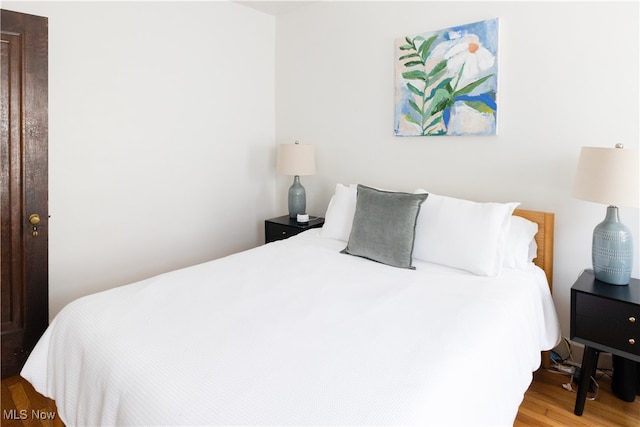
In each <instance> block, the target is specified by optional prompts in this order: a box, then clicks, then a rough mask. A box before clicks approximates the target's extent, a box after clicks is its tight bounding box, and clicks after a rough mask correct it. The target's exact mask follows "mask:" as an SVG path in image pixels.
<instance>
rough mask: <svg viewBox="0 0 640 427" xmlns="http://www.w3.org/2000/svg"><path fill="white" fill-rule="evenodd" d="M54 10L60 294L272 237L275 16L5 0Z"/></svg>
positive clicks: (52, 96)
mask: <svg viewBox="0 0 640 427" xmlns="http://www.w3.org/2000/svg"><path fill="white" fill-rule="evenodd" d="M2 7H3V8H4V9H9V10H15V11H18V12H24V13H31V14H35V15H41V16H46V17H48V18H49V153H50V154H49V184H50V188H49V209H50V215H51V218H50V223H49V224H50V226H49V229H50V235H49V239H50V240H49V256H50V259H49V271H50V281H49V295H50V316H51V317H53V316H54V315H55V314H56V313H57V312H58V311H59V310H60V309H61V308H62V307H63V306H64V305H65V304H66V303H68V302H69V301H71V300H73V299H75V298H77V297H79V296H82V295H86V294H89V293H93V292H96V291H99V290H103V289H107V288H111V287H114V286H118V285H123V284H126V283H129V282H132V281H135V280H139V279H142V278H145V277H148V276H151V275H154V274H157V273H161V272H164V271H168V270H171V269H174V268H178V267H183V266H187V265H192V264H196V263H199V262H203V261H206V260H209V259H213V258H216V257H220V256H223V255H226V254H229V253H232V252H236V251H238V250H242V249H247V248H250V247H253V246H256V245H258V244H260V243H262V242H263V241H264V240H263V239H264V231H263V228H264V225H263V224H264V222H263V221H264V219H265V218H268V217H271V216H273V215H274V214H275V213H276V212H275V205H274V203H275V174H274V172H273V164H274V154H273V151H274V148H273V147H274V144H275V122H274V120H275V119H274V108H275V107H274V102H275V101H274V79H275V76H274V73H275V67H274V49H275V47H274V43H275V18H274V17H273V16H269V15H265V14H263V13H260V12H257V11H255V10H252V9H249V8H246V7H244V6H241V5H238V4H234V3H228V2H213V3H212V2H195V3H183V2H143V3H129V2H111V3H109V2H46V3H32V2H3V4H2Z"/></svg>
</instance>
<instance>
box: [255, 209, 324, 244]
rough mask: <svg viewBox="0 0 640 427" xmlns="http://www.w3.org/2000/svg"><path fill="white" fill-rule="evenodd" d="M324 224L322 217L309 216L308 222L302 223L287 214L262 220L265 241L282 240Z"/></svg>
mask: <svg viewBox="0 0 640 427" xmlns="http://www.w3.org/2000/svg"><path fill="white" fill-rule="evenodd" d="M323 224H324V218H322V217H319V216H318V217H311V218H310V220H309V222H308V223H305V224H302V223H299V222H298V221H296V220H295V219H291V218H289V215H283V216H279V217H277V218H271V219H268V220H266V221H265V222H264V241H265V243H270V242H275V241H276V240H283V239H286V238H288V237H291V236H295V235H296V234H299V233H302V232H303V231H306V230H309V229H310V228H319V227H322V225H323Z"/></svg>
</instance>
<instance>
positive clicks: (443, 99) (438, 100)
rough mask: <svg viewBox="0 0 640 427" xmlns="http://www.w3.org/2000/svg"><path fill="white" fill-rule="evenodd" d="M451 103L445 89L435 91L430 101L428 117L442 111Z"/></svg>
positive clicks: (449, 95)
mask: <svg viewBox="0 0 640 427" xmlns="http://www.w3.org/2000/svg"><path fill="white" fill-rule="evenodd" d="M450 103H451V94H450V93H449V92H447V91H446V90H445V89H438V90H436V92H435V94H434V96H433V99H432V100H431V107H430V108H429V116H433V115H434V114H436V113H439V112H441V111H444V109H445V108H447V106H448V105H449V104H450Z"/></svg>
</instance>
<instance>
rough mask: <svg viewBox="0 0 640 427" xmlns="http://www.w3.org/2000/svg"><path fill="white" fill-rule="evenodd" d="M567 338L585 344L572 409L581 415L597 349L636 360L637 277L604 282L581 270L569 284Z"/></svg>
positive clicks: (639, 334)
mask: <svg viewBox="0 0 640 427" xmlns="http://www.w3.org/2000/svg"><path fill="white" fill-rule="evenodd" d="M571 339H572V340H573V341H576V342H579V343H582V344H584V345H585V348H584V355H583V357H582V368H581V370H580V384H579V385H578V393H577V396H576V406H575V409H574V413H575V414H576V415H582V412H583V410H584V404H585V399H586V397H587V390H588V389H589V379H590V377H591V376H593V375H594V374H595V370H596V367H597V365H598V356H599V355H600V352H605V353H611V354H613V355H615V356H620V357H623V358H625V359H629V360H632V361H635V362H640V280H638V279H631V282H630V283H629V285H627V286H616V285H608V284H606V283H603V282H601V281H599V280H597V279H596V278H595V277H594V276H593V271H591V270H585V271H584V272H583V273H582V274H581V275H580V277H579V278H578V280H577V281H576V282H575V283H574V284H573V286H572V287H571Z"/></svg>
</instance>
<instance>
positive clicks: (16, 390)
mask: <svg viewBox="0 0 640 427" xmlns="http://www.w3.org/2000/svg"><path fill="white" fill-rule="evenodd" d="M568 380H569V377H567V376H565V375H560V374H556V373H552V372H548V371H546V370H543V369H540V370H539V371H537V372H536V373H535V375H534V380H533V383H532V384H531V386H530V387H529V390H528V391H527V393H526V394H525V397H524V401H523V402H522V404H521V405H520V410H519V411H518V416H517V418H516V420H515V423H514V426H516V427H523V426H563V427H564V426H612V427H613V426H633V427H637V426H638V425H640V397H638V398H636V400H635V402H632V403H629V402H625V401H623V400H620V399H618V398H617V397H615V396H614V395H613V394H612V393H611V381H610V380H609V378H608V377H606V376H603V377H600V378H598V384H599V385H600V391H599V393H598V397H597V399H596V400H593V401H591V400H589V401H587V404H586V406H585V410H584V414H583V415H582V416H581V417H578V416H576V415H574V414H573V405H574V403H575V398H576V395H575V393H574V392H571V391H567V390H565V389H563V388H562V384H563V383H566V382H568ZM55 411H56V407H55V404H54V402H53V401H52V400H49V399H47V398H45V397H44V396H42V395H41V394H39V393H38V392H36V391H35V390H34V389H33V387H31V384H29V383H28V382H27V381H25V380H24V379H22V378H21V377H11V378H7V379H4V380H2V422H1V423H0V424H1V425H2V426H7V427H26V426H39V427H64V424H63V423H62V421H61V420H60V418H59V417H58V416H57V414H56V412H55Z"/></svg>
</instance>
